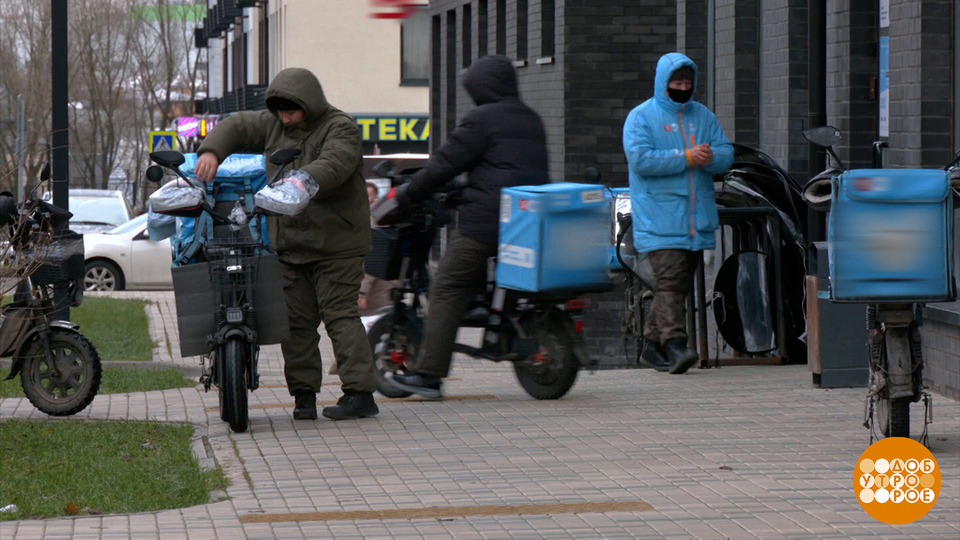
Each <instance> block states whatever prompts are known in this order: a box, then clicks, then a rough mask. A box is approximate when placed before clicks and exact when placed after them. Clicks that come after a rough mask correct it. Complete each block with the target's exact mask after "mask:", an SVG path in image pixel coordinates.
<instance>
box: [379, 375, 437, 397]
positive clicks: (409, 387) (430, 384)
mask: <svg viewBox="0 0 960 540" xmlns="http://www.w3.org/2000/svg"><path fill="white" fill-rule="evenodd" d="M385 380H386V382H387V384H389V385H390V386H392V387H394V388H397V389H398V390H403V391H405V392H411V393H413V394H417V395H418V396H423V397H425V398H430V399H440V398H442V397H443V393H442V392H441V391H440V386H441V385H442V384H443V379H441V378H440V377H437V376H436V375H423V374H420V373H415V372H410V373H395V374H394V375H393V377H387V378H386V379H385Z"/></svg>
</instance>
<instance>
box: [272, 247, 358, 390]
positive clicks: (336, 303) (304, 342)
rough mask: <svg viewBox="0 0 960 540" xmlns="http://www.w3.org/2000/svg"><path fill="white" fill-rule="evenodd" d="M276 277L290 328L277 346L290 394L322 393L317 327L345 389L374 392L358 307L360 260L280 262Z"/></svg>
mask: <svg viewBox="0 0 960 540" xmlns="http://www.w3.org/2000/svg"><path fill="white" fill-rule="evenodd" d="M280 273H281V276H282V278H283V292H284V295H285V296H286V300H287V319H288V320H289V323H290V337H289V338H287V339H286V340H285V341H284V342H283V343H282V344H281V350H282V351H283V364H284V365H283V373H284V375H285V376H286V378H287V389H288V390H290V394H291V395H294V394H296V393H297V392H319V391H320V382H321V380H322V379H323V366H322V364H321V358H320V333H319V332H318V327H319V326H320V323H321V322H322V323H323V326H324V328H325V329H326V331H327V335H328V336H330V341H331V342H332V344H333V355H334V357H336V361H337V365H338V366H339V367H338V368H337V369H338V370H339V374H340V380H341V382H342V388H343V390H344V391H353V392H373V391H374V389H375V388H376V387H375V383H374V377H373V356H372V354H371V352H370V342H369V341H367V333H366V330H365V329H364V327H363V323H361V322H360V310H359V308H358V307H357V295H358V294H359V293H360V282H361V281H362V280H363V257H354V258H349V259H327V260H322V261H316V262H311V263H306V264H289V263H284V262H282V261H281V263H280Z"/></svg>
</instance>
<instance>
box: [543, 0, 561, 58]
mask: <svg viewBox="0 0 960 540" xmlns="http://www.w3.org/2000/svg"><path fill="white" fill-rule="evenodd" d="M540 9H541V12H540V17H541V19H540V21H541V22H540V56H543V57H547V56H553V55H554V54H556V52H557V51H556V48H557V45H556V44H557V28H556V23H555V21H556V7H555V5H554V0H542V2H540Z"/></svg>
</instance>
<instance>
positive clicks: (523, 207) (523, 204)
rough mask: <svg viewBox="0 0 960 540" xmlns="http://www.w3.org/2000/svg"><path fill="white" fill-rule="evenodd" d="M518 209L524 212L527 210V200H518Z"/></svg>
mask: <svg viewBox="0 0 960 540" xmlns="http://www.w3.org/2000/svg"><path fill="white" fill-rule="evenodd" d="M520 209H521V210H526V209H527V200H526V199H520Z"/></svg>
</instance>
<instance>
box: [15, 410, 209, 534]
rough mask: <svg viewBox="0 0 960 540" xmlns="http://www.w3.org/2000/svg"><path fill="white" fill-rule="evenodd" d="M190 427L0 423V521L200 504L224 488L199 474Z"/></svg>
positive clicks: (153, 509)
mask: <svg viewBox="0 0 960 540" xmlns="http://www.w3.org/2000/svg"><path fill="white" fill-rule="evenodd" d="M192 436H193V427H192V426H190V425H183V424H160V423H155V422H130V421H122V422H114V421H98V422H87V421H77V420H67V421H52V420H47V421H42V422H36V421H29V420H7V421H4V422H0V456H3V459H2V460H0V507H2V506H6V505H8V504H15V505H17V507H18V508H19V510H18V511H17V512H10V513H7V512H4V513H0V520H13V519H37V518H46V517H57V516H65V515H76V514H81V515H82V514H99V513H119V512H149V511H155V510H163V509H169V508H183V507H187V506H194V505H198V504H204V503H206V502H208V500H209V492H210V491H211V490H215V489H222V488H224V487H225V486H226V479H225V478H224V476H223V472H222V471H221V470H219V469H217V470H213V471H202V470H201V469H200V468H199V466H198V465H197V462H196V458H195V457H194V455H193V452H192V451H191V446H190V438H191V437H192Z"/></svg>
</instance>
